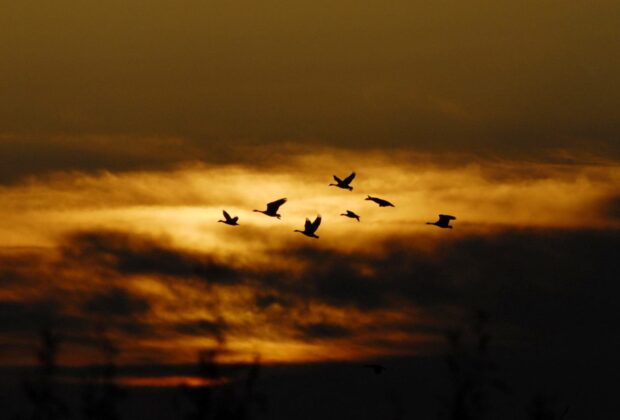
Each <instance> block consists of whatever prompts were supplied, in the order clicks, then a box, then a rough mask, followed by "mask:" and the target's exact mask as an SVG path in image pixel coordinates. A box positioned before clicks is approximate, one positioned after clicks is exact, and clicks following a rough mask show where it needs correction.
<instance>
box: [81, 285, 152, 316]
mask: <svg viewBox="0 0 620 420" xmlns="http://www.w3.org/2000/svg"><path fill="white" fill-rule="evenodd" d="M83 308H84V310H85V311H86V312H88V313H91V314H96V315H105V316H121V317H132V316H134V315H141V314H144V313H145V312H147V311H148V310H149V308H150V305H149V302H148V300H146V299H143V298H139V297H137V296H134V295H131V294H130V293H129V292H127V291H126V290H123V289H119V288H113V289H111V290H107V291H105V292H102V293H98V294H96V295H94V296H91V297H89V298H88V300H87V301H86V302H85V303H84V305H83Z"/></svg>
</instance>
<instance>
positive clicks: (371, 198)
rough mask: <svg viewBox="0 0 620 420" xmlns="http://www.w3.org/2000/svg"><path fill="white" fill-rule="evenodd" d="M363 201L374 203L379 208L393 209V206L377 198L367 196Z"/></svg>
mask: <svg viewBox="0 0 620 420" xmlns="http://www.w3.org/2000/svg"><path fill="white" fill-rule="evenodd" d="M365 200H370V201H374V202H375V203H377V204H378V205H379V207H394V204H392V203H390V202H389V201H387V200H383V199H381V198H377V197H371V196H368V197H366V198H365Z"/></svg>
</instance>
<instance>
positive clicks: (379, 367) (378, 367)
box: [364, 365, 387, 375]
mask: <svg viewBox="0 0 620 420" xmlns="http://www.w3.org/2000/svg"><path fill="white" fill-rule="evenodd" d="M364 367H366V368H369V369H372V371H373V372H375V375H379V374H380V373H382V372H383V371H384V370H386V369H387V368H386V367H385V366H382V365H364Z"/></svg>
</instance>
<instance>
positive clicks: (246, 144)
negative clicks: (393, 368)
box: [0, 0, 620, 365]
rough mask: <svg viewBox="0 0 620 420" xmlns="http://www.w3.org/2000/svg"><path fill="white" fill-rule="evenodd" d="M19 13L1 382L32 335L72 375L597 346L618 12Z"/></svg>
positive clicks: (619, 181)
mask: <svg viewBox="0 0 620 420" xmlns="http://www.w3.org/2000/svg"><path fill="white" fill-rule="evenodd" d="M4 3H6V4H3V5H2V7H1V9H2V13H0V56H1V57H3V65H2V66H0V95H1V99H2V100H0V345H1V346H0V347H1V349H0V364H3V365H10V364H17V363H32V362H33V354H34V350H33V349H34V348H35V345H36V341H37V334H38V331H39V330H40V329H41V328H53V329H55V330H57V331H58V332H59V334H60V335H61V336H62V338H63V350H62V352H61V353H60V358H61V362H62V363H66V364H84V363H90V362H92V361H93V360H97V358H98V357H100V355H99V353H98V351H99V349H98V347H100V342H101V336H105V337H108V339H110V340H112V341H113V342H114V344H115V345H116V346H117V347H118V348H119V353H118V354H119V356H118V357H119V359H120V361H121V362H123V363H125V362H127V363H129V362H148V363H177V362H179V363H180V362H188V361H194V360H195V358H196V354H197V352H198V351H199V350H201V349H204V348H205V347H212V346H216V345H217V346H220V347H221V348H222V349H223V353H222V355H221V357H222V360H226V361H239V360H244V361H247V360H253V358H254V357H255V356H256V355H260V357H261V360H263V361H266V362H293V361H309V360H312V361H324V360H333V359H338V360H341V359H351V358H357V359H361V358H366V359H371V358H377V357H382V356H387V355H400V354H428V353H433V352H437V351H438V350H437V348H438V346H440V345H441V344H442V343H443V342H444V341H445V340H444V338H445V334H446V332H447V331H448V330H452V329H455V328H457V327H458V325H459V324H462V323H466V321H465V320H466V319H468V318H467V316H466V314H467V313H472V312H476V311H477V310H481V309H484V310H488V311H489V312H492V313H494V314H495V316H496V318H497V324H498V329H499V330H500V331H501V334H500V339H499V341H501V342H502V343H504V344H505V345H509V344H510V343H512V345H514V344H515V343H516V342H518V339H517V338H523V337H526V336H527V337H529V338H531V336H536V337H539V338H540V337H555V336H554V335H552V334H549V331H556V328H557V327H558V324H559V325H560V326H562V328H564V329H563V330H562V332H561V334H565V337H577V338H570V340H574V341H575V342H572V341H571V343H572V344H573V345H574V347H573V348H574V349H577V350H575V351H578V349H579V348H580V347H579V346H583V345H585V344H583V343H588V342H589V340H590V339H591V338H592V336H593V335H594V333H595V332H597V333H598V332H601V331H598V330H597V327H596V326H597V325H600V324H601V323H599V322H598V320H599V318H601V319H605V316H602V315H600V313H599V312H597V311H600V310H602V309H601V308H608V306H606V305H604V304H602V303H601V301H604V300H605V299H608V298H609V296H613V295H615V294H616V293H615V292H614V290H615V289H613V286H612V284H615V283H612V280H611V279H613V278H615V277H616V274H617V269H616V268H615V266H614V265H612V263H611V261H613V260H614V259H615V258H616V257H615V256H614V255H613V251H614V250H615V249H617V247H618V243H617V237H618V235H617V232H618V229H619V228H620V199H619V197H620V189H619V187H618V185H620V142H619V141H618V138H620V130H619V127H620V124H619V121H620V108H619V107H618V103H620V82H619V78H618V75H620V32H619V31H620V29H619V28H620V26H619V25H618V22H617V21H618V19H617V17H618V15H619V14H620V3H619V2H618V1H612V0H601V1H597V2H585V1H573V2H561V1H556V0H549V1H546V0H545V1H533V0H526V1H519V2H497V1H490V0H473V1H470V2H462V1H457V0H448V1H442V2H434V3H429V2H426V1H421V0H420V1H418V0H414V1H411V0H407V1H405V0H397V1H392V2H389V3H387V4H386V2H380V1H375V0H363V1H351V0H345V1H340V2H325V1H317V0H313V1H308V0H301V1H296V2H294V3H285V2H281V1H278V0H265V1H261V2H256V1H249V0H239V1H236V2H224V1H209V2H204V1H199V0H188V1H184V2H170V1H167V0H152V1H149V2H138V1H132V0H129V1H127V0H124V1H117V0H113V1H106V2H93V1H83V2H73V1H71V0H58V1H55V2H53V3H52V2H47V3H46V2H39V1H35V0H33V1H30V0H28V1H26V0H24V1H19V2H4ZM351 171H355V172H356V173H357V178H356V179H355V180H354V182H353V186H354V190H353V191H352V192H349V191H344V190H339V189H336V188H334V187H329V186H328V184H329V183H330V182H332V178H331V177H332V175H333V174H337V175H339V176H341V177H345V176H347V175H348V174H349V173H350V172H351ZM367 194H372V195H374V196H379V197H381V198H384V199H387V200H389V201H391V202H393V203H394V204H395V207H394V208H378V207H377V206H376V205H375V204H374V203H371V202H369V201H365V200H364V198H365V197H366V195H367ZM282 197H286V198H288V202H287V203H286V204H285V205H284V206H283V207H282V209H281V213H282V220H275V219H272V218H268V217H266V216H264V215H262V214H259V213H254V212H252V210H253V209H262V208H264V205H265V204H266V203H267V202H269V201H272V200H275V199H279V198H282ZM223 209H226V210H228V211H229V212H230V213H231V214H233V215H237V216H239V218H240V225H239V226H237V227H230V226H225V225H223V224H221V223H217V220H219V219H220V218H221V217H222V215H221V214H222V210H223ZM345 210H353V211H355V212H356V213H358V214H360V215H361V222H359V223H358V222H356V221H354V220H351V219H347V218H344V217H341V216H340V214H341V213H342V212H344V211H345ZM440 213H447V214H453V215H455V216H456V217H457V219H456V221H455V222H454V229H451V230H447V229H445V230H444V229H439V228H436V227H435V226H429V225H427V224H426V222H428V221H432V220H435V218H436V217H437V215H438V214H440ZM318 214H320V215H322V218H323V222H322V225H321V227H320V229H319V231H318V232H317V233H318V235H319V236H320V239H319V240H313V239H310V238H306V237H304V236H302V235H299V234H298V233H294V232H293V231H294V230H295V229H301V228H302V227H303V224H304V220H305V218H306V217H310V218H314V217H315V216H316V215H318ZM601 285H604V286H605V287H603V286H601ZM590 286H592V288H590ZM597 288H598V289H597ZM595 292H596V293H595ZM593 296H594V297H595V298H594V297H593ZM603 303H605V302H603ZM545 305H555V306H554V307H553V310H548V306H545ZM523 308H527V311H526V310H524V309H523ZM572 308H577V309H579V310H575V311H570V310H569V309H572ZM575 314H578V315H575ZM591 314H594V315H591ZM588 316H591V318H588ZM554 317H557V318H554ZM575 328H583V330H580V332H579V334H576V333H575V330H574V329H575ZM528 334H530V335H528ZM536 334H538V335H536ZM558 334H560V333H559V332H558ZM601 335H604V331H603V332H601ZM529 338H528V339H529ZM567 339H568V338H567ZM523 342H527V343H530V341H527V340H525V339H523ZM530 344H531V343H530ZM559 347H561V348H566V346H565V345H562V346H558V348H559Z"/></svg>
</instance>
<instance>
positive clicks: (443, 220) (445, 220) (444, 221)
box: [426, 214, 456, 229]
mask: <svg viewBox="0 0 620 420" xmlns="http://www.w3.org/2000/svg"><path fill="white" fill-rule="evenodd" d="M450 220H456V217H454V216H450V215H449V214H440V215H439V220H437V221H436V222H426V224H427V225H435V226H439V227H440V228H444V229H446V228H447V229H452V226H451V225H450Z"/></svg>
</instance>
